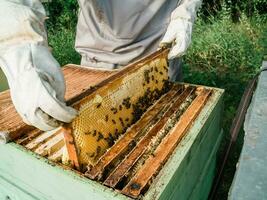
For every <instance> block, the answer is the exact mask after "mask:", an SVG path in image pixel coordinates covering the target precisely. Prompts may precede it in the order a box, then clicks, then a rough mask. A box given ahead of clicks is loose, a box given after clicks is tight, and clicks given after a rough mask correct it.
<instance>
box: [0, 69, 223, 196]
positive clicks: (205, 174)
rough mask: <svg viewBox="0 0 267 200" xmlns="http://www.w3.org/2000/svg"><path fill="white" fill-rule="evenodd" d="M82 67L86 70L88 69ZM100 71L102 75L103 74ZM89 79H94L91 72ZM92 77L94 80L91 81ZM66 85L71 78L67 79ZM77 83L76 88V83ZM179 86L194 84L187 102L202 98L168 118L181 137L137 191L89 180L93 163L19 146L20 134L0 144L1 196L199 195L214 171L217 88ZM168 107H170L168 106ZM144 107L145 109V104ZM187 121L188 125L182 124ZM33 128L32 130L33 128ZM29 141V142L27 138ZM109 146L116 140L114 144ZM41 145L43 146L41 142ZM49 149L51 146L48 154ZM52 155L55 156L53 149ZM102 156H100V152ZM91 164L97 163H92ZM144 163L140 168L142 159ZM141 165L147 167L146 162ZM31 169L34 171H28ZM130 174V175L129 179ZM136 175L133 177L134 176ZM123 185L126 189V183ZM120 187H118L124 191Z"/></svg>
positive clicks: (218, 106)
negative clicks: (80, 167)
mask: <svg viewBox="0 0 267 200" xmlns="http://www.w3.org/2000/svg"><path fill="white" fill-rule="evenodd" d="M85 73H88V74H90V70H89V71H87V72H85ZM105 73H106V74H105V76H107V77H109V78H103V80H104V81H103V82H101V83H99V84H98V87H99V88H101V87H103V86H104V85H106V84H107V83H108V82H109V81H110V80H112V75H111V73H110V72H105ZM119 73H120V72H119ZM119 73H118V74H119ZM100 74H101V72H100ZM85 77H87V76H86V74H84V78H85ZM101 77H104V76H103V74H102V75H101ZM115 77H116V75H115ZM85 79H86V78H85ZM92 79H93V80H96V79H94V78H92ZM66 80H67V83H68V81H69V80H68V77H66ZM72 81H73V80H72ZM74 82H75V81H74ZM76 83H78V82H76ZM96 83H97V81H96V82H94V83H93V84H91V85H94V84H96ZM72 85H75V84H74V83H72ZM89 85H90V83H89ZM77 87H78V88H80V89H81V87H79V85H78V84H77ZM98 87H96V88H95V87H94V88H90V87H89V86H88V84H86V85H84V87H83V88H82V89H85V92H82V95H80V94H78V95H77V94H76V95H75V94H73V93H72V94H73V95H72V97H71V98H69V101H68V102H69V103H70V104H72V105H73V103H74V105H75V102H79V101H82V100H83V99H84V98H85V97H87V96H88V95H89V94H92V93H93V92H94V91H96V90H97V89H98ZM179 87H180V86H179ZM181 87H182V90H181V91H187V90H191V89H190V88H198V89H197V90H196V99H197V100H193V102H195V101H201V99H202V104H201V105H198V102H196V103H195V107H193V106H191V107H190V106H189V107H188V109H186V110H185V111H184V117H181V118H179V119H178V121H177V122H176V123H175V124H174V128H173V129H172V130H173V131H172V132H179V133H180V132H181V133H183V134H182V135H181V138H180V139H179V140H177V142H178V143H177V144H175V146H172V147H171V146H170V150H169V151H170V152H169V153H168V155H167V154H166V155H165V156H168V157H166V158H168V159H167V160H166V159H164V158H165V157H162V159H164V163H165V164H164V165H163V166H160V168H152V170H156V169H157V176H153V177H151V178H152V179H153V181H152V179H151V178H148V179H147V182H145V183H144V185H143V186H142V187H146V185H147V184H149V187H148V189H146V191H145V193H141V194H140V195H139V193H138V194H137V195H136V194H134V193H132V192H131V191H127V189H124V190H122V191H121V190H119V189H117V188H115V189H116V190H114V189H112V187H111V185H112V182H109V181H108V180H106V181H104V183H102V184H101V183H100V182H103V181H100V182H98V179H96V181H94V180H91V179H89V178H88V177H90V178H92V179H94V177H93V171H94V170H93V169H94V168H91V171H90V170H88V171H87V174H86V176H87V177H86V176H85V175H84V174H82V173H80V172H78V171H76V170H72V169H71V168H69V167H66V166H63V165H62V164H60V163H55V162H52V161H49V160H47V159H46V158H43V157H42V156H40V155H36V154H35V153H32V151H31V150H33V149H34V151H35V152H36V151H37V150H38V149H40V146H38V147H35V146H32V147H31V148H32V149H31V148H30V147H29V146H28V149H31V150H27V149H25V148H24V147H23V145H24V143H25V144H26V143H27V142H26V141H27V140H28V139H26V140H24V139H25V137H24V138H20V139H19V140H17V143H20V144H21V145H19V144H16V143H9V144H7V145H1V146H0V160H1V163H0V183H1V185H3V187H1V188H0V199H1V198H2V197H3V198H11V199H13V198H14V199H16V198H17V199H29V200H30V199H56V200H60V199H64V200H65V199H131V197H134V198H136V197H138V198H142V199H177V198H178V197H179V199H188V198H192V199H205V198H206V197H207V195H208V192H209V189H210V187H211V183H212V178H213V176H214V171H215V163H216V152H217V149H218V146H219V144H220V140H221V136H222V134H221V128H220V115H221V110H222V95H223V90H220V89H216V88H209V87H200V86H194V85H190V84H182V85H181ZM76 90H77V89H76ZM70 91H75V89H71V90H70ZM191 92H192V91H191ZM191 92H190V93H191ZM181 94H183V93H181ZM203 96H204V97H205V98H204V97H203ZM177 99H179V98H177ZM160 101H161V100H158V101H157V102H160ZM175 102H176V101H175ZM192 104H194V103H192ZM192 104H191V105H192ZM175 105H176V104H175ZM177 105H178V104H177ZM154 106H155V105H154ZM197 107H199V108H197ZM190 108H191V111H190ZM171 109H173V108H172V107H171ZM147 112H149V110H148V111H147ZM0 113H1V112H0ZM186 113H188V114H186ZM179 123H180V124H179ZM187 123H188V125H184V124H187ZM183 125H184V127H183ZM157 127H158V125H157ZM36 132H37V133H38V131H36ZM31 133H32V134H33V135H34V134H37V133H33V132H31ZM126 133H127V132H126ZM148 133H149V131H148ZM151 136H153V135H151ZM26 138H27V137H26ZM58 138H59V139H57V137H53V141H54V144H56V145H55V149H56V150H55V149H53V151H55V152H60V151H62V148H61V147H63V146H64V144H62V143H60V141H62V140H60V137H58ZM122 139H123V137H122ZM140 141H142V140H140ZM163 141H164V140H163ZM160 144H161V143H160ZM160 144H159V146H160ZM167 144H168V141H167V139H166V147H167V146H168V145H167ZM173 144H174V143H173ZM31 145H34V144H33V143H31ZM45 146H46V145H44V147H45ZM114 146H116V144H115V145H114ZM159 146H158V147H157V148H156V151H155V152H156V154H155V155H152V154H151V155H150V157H149V160H151V163H152V164H153V163H156V162H159V161H158V158H160V156H162V155H163V154H162V153H160V148H159ZM137 147H138V145H137ZM142 148H143V147H142ZM41 149H42V150H43V149H44V148H41ZM111 149H112V147H111ZM50 151H52V150H50ZM55 152H53V155H54V153H55ZM137 152H138V151H137ZM49 153H51V152H45V151H40V152H39V154H41V155H43V156H44V155H45V156H47V155H48V154H49ZM54 157H56V155H55V156H54ZM103 157H105V154H104V155H103ZM154 157H155V158H157V159H155V161H153V159H154ZM50 160H52V159H50ZM162 161H163V160H162ZM162 164H163V162H162ZM162 164H161V165H162ZM95 166H97V164H96V165H95ZM158 166H159V165H158ZM144 169H146V168H145V165H144ZM147 169H149V166H148V168H147ZM150 170H151V169H150ZM159 170H160V171H159ZM148 171H149V170H147V172H148ZM119 172H120V171H119ZM33 173H34V176H33V175H32V174H33ZM153 173H154V172H153ZM152 175H153V174H152ZM140 176H142V175H140ZM98 177H99V176H98ZM109 177H111V178H110V180H113V179H112V175H110V176H109ZM134 180H135V179H133V180H132V181H134ZM141 180H142V179H141ZM136 181H138V179H136ZM129 183H130V182H129ZM103 184H104V185H108V186H109V187H106V186H104V185H103ZM110 184H111V185H110ZM138 184H139V182H138ZM133 185H136V183H135V182H133ZM110 187H111V188H110ZM126 188H127V187H126ZM128 188H130V189H131V187H128ZM135 189H136V188H135ZM140 192H141V189H140ZM121 193H124V194H126V195H127V196H125V195H123V194H121ZM1 195H2V196H1ZM129 196H131V197H129Z"/></svg>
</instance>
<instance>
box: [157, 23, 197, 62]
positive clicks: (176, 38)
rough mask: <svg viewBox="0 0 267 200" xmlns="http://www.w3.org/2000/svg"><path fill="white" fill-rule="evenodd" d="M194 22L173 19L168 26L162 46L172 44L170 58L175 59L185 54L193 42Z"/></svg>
mask: <svg viewBox="0 0 267 200" xmlns="http://www.w3.org/2000/svg"><path fill="white" fill-rule="evenodd" d="M191 35H192V22H190V21H187V20H185V19H181V18H178V19H175V20H172V21H171V22H170V24H169V26H168V28H167V32H166V34H165V35H164V37H163V39H162V41H161V43H160V47H164V46H168V45H170V44H171V45H172V48H171V50H170V52H169V55H168V58H169V59H173V58H176V57H180V56H182V55H184V54H185V52H186V50H187V48H188V47H189V45H190V43H191Z"/></svg>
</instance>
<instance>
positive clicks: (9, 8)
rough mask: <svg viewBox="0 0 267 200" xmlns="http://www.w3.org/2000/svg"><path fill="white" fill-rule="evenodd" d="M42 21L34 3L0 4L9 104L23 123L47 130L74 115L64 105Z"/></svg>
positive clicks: (13, 0)
mask: <svg viewBox="0 0 267 200" xmlns="http://www.w3.org/2000/svg"><path fill="white" fill-rule="evenodd" d="M44 19H45V12H44V9H43V7H42V5H41V3H40V2H39V1H37V0H29V1H24V0H5V1H1V2H0V27H1V29H0V67H1V68H2V70H3V72H4V73H5V75H6V77H7V80H8V83H9V87H10V93H11V98H12V101H13V104H14V106H15V108H16V110H17V111H18V113H19V114H20V116H21V117H22V119H23V121H24V122H25V123H27V124H29V125H33V126H35V127H37V128H39V129H41V130H51V129H54V128H56V127H58V126H59V125H60V123H61V122H70V121H71V120H72V119H73V118H74V117H75V116H76V114H77V112H76V111H75V110H74V109H73V108H71V107H67V106H66V104H65V102H64V94H65V82H64V77H63V74H62V72H61V69H60V66H59V64H58V62H57V61H56V60H55V59H54V58H53V56H52V54H51V53H50V52H49V50H48V45H47V40H46V31H45V28H44Z"/></svg>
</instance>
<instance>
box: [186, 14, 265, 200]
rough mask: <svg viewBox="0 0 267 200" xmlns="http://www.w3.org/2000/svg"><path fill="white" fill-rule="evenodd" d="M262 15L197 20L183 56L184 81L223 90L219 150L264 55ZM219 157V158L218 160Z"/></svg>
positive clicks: (224, 190) (227, 177)
mask: <svg viewBox="0 0 267 200" xmlns="http://www.w3.org/2000/svg"><path fill="white" fill-rule="evenodd" d="M262 19H266V18H264V17H262V18H260V17H254V18H252V19H247V18H246V17H244V16H243V17H242V19H241V22H240V23H238V24H234V23H232V22H231V21H230V20H229V17H228V16H227V15H225V16H221V17H220V18H219V19H210V21H209V22H204V21H202V20H198V21H197V23H196V25H195V28H194V34H193V39H192V45H191V47H190V48H189V50H188V52H187V55H186V56H185V66H184V77H185V82H190V83H195V84H201V85H208V86H213V87H219V88H224V89H225V96H224V101H225V109H224V113H223V128H224V133H225V135H224V139H223V142H222V145H221V151H220V152H223V151H222V150H223V148H224V147H225V145H226V144H227V142H228V141H229V139H230V135H229V129H230V126H231V122H232V120H233V118H234V115H235V112H236V109H237V106H238V104H239V101H240V99H241V96H242V94H243V91H244V88H245V86H246V84H247V82H248V80H249V79H251V78H252V77H253V76H254V75H255V74H256V73H257V71H258V70H259V68H260V66H261V64H262V60H263V57H264V55H267V48H266V45H267V41H266V38H267V30H266V29H264V27H267V21H266V20H262ZM243 136H244V134H243V132H241V133H240V135H239V137H238V140H237V144H236V146H235V148H234V149H233V151H232V154H231V156H230V158H229V161H228V163H227V166H226V169H225V174H224V177H223V181H222V183H221V185H220V188H219V192H218V196H217V199H227V195H228V191H229V188H230V186H231V183H232V179H233V176H234V173H235V169H236V163H237V161H238V158H239V154H240V152H241V149H242V144H243ZM219 160H220V159H219Z"/></svg>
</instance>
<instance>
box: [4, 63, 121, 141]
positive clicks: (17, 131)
mask: <svg viewBox="0 0 267 200" xmlns="http://www.w3.org/2000/svg"><path fill="white" fill-rule="evenodd" d="M63 73H64V76H65V80H66V96H65V98H66V100H67V101H68V100H70V99H73V98H75V97H76V96H78V95H79V94H81V93H82V92H83V91H85V90H88V89H89V88H91V87H92V86H94V85H96V84H98V83H100V82H101V81H103V80H104V79H106V78H107V77H109V76H111V75H112V74H114V73H116V72H114V71H103V70H95V69H91V68H85V67H80V66H78V65H66V66H65V67H64V68H63ZM33 129H34V128H33V127H31V126H28V125H26V124H25V123H24V122H23V121H22V120H21V118H20V116H19V115H18V113H17V112H16V110H15V108H14V106H13V104H12V101H11V98H10V93H9V91H4V92H2V93H0V134H3V135H5V134H9V137H10V138H9V139H11V140H13V139H15V138H17V137H18V136H20V135H21V133H25V132H29V131H31V130H33ZM1 139H3V140H4V138H0V142H1ZM2 142H3V141H2Z"/></svg>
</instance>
